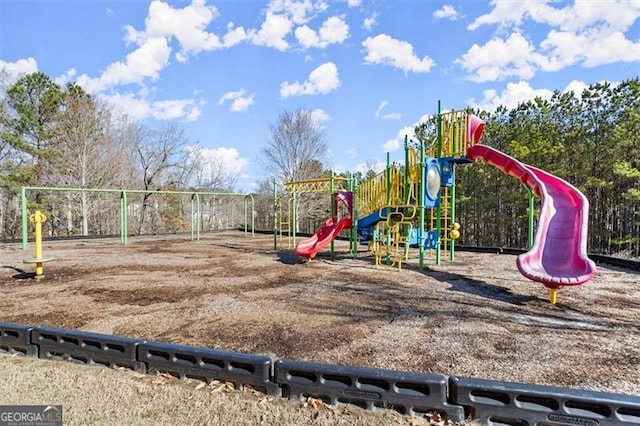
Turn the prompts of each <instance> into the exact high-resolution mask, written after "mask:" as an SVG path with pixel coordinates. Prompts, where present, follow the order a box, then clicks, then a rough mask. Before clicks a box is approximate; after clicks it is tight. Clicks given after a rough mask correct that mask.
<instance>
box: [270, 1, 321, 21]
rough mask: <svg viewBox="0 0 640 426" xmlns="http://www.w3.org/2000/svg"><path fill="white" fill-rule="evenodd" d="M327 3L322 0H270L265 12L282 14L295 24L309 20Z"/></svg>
mask: <svg viewBox="0 0 640 426" xmlns="http://www.w3.org/2000/svg"><path fill="white" fill-rule="evenodd" d="M328 8H329V5H328V4H327V3H326V2H324V1H322V0H321V1H312V0H271V2H270V3H269V8H268V11H267V14H269V13H274V14H280V13H281V14H282V15H284V16H286V17H287V18H289V19H290V20H291V22H293V23H294V24H296V25H302V24H305V23H307V22H309V21H310V20H311V19H312V18H313V17H314V16H315V15H316V14H317V13H319V12H324V11H325V10H327V9H328Z"/></svg>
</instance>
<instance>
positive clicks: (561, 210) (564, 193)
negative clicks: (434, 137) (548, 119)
mask: <svg viewBox="0 0 640 426" xmlns="http://www.w3.org/2000/svg"><path fill="white" fill-rule="evenodd" d="M467 158H468V159H469V160H481V161H483V162H485V163H487V164H490V165H492V166H494V167H496V168H497V169H499V170H501V171H502V172H503V173H505V174H508V175H509V176H513V177H515V178H516V179H518V180H519V181H520V182H522V183H524V184H525V185H527V186H528V187H530V188H531V189H532V190H533V192H534V193H535V194H536V195H537V196H538V197H540V198H541V202H542V205H541V207H540V216H539V218H538V226H537V228H536V233H535V239H534V244H533V247H531V249H530V250H529V251H528V252H526V253H524V254H521V255H520V256H518V260H517V262H516V263H517V266H518V269H519V270H520V272H521V273H522V275H524V276H525V277H527V278H529V279H531V280H533V281H536V282H539V283H542V284H543V285H545V286H546V287H548V288H550V289H559V288H562V287H564V286H567V285H580V284H584V283H585V282H587V281H589V280H590V279H591V278H592V277H593V275H594V274H595V272H596V267H595V263H594V262H593V261H592V260H591V259H589V257H588V256H587V226H588V214H589V201H588V200H587V198H586V197H585V196H584V194H583V193H582V192H580V191H579V190H578V189H577V188H575V187H574V186H573V185H571V184H569V183H568V182H566V181H564V180H563V179H560V178H558V177H556V176H554V175H552V174H549V173H547V172H545V171H543V170H540V169H538V168H535V167H532V166H528V165H526V164H524V163H521V162H520V161H518V160H516V159H515V158H513V157H510V156H508V155H507V154H505V153H503V152H501V151H499V150H497V149H495V148H491V147H489V146H487V145H481V144H478V145H474V146H472V147H469V149H468V150H467Z"/></svg>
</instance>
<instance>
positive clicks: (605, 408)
mask: <svg viewBox="0 0 640 426" xmlns="http://www.w3.org/2000/svg"><path fill="white" fill-rule="evenodd" d="M0 353H6V354H11V355H13V354H19V355H23V356H29V357H38V358H42V359H64V360H68V361H71V362H75V363H81V364H87V365H103V366H108V367H110V368H117V367H127V368H131V369H133V370H135V371H138V372H143V373H145V372H146V373H150V374H155V373H168V374H172V375H174V376H176V377H178V378H181V379H184V378H187V377H189V378H195V379H199V380H204V381H206V382H210V381H212V380H221V381H228V382H232V383H234V385H235V386H236V387H237V388H239V389H241V388H242V387H244V386H245V385H250V386H251V387H253V388H255V389H258V390H261V391H262V392H264V393H266V394H268V395H274V396H283V397H287V398H289V399H294V400H303V399H306V398H308V397H314V398H319V399H322V400H323V401H325V402H326V403H328V404H333V405H342V404H353V405H357V406H360V407H363V408H366V409H369V410H379V409H384V410H387V409H392V410H396V411H398V412H400V413H402V414H405V415H409V416H422V415H424V414H426V413H430V412H437V413H439V414H440V415H442V416H443V417H444V418H446V419H450V420H452V421H455V422H460V423H464V421H465V420H470V419H472V420H479V421H481V422H482V423H484V424H488V425H525V426H527V425H532V426H533V425H539V426H553V425H582V426H598V425H616V426H617V425H620V426H630V425H638V424H640V396H633V395H622V394H614V393H604V392H594V391H584V390H576V389H568V388H559V387H552V386H539V385H528V384H523V383H511V382H499V381H493V380H482V379H473V378H463V377H446V376H442V375H435V374H425V373H416V372H405V371H396V370H382V369H373V368H363V367H352V366H343V365H331V364H318V363H311V362H300V361H290V360H271V359H270V358H269V357H266V356H262V355H251V354H243V353H238V352H228V351H221V350H216V349H208V348H200V347H194V346H185V345H176V344H170V343H163V342H153V341H144V340H137V339H131V338H127V337H120V336H112V335H107V334H98V333H90V332H85V331H78V330H68V329H63V328H56V327H46V326H39V327H31V326H27V325H20V324H12V323H4V322H0Z"/></svg>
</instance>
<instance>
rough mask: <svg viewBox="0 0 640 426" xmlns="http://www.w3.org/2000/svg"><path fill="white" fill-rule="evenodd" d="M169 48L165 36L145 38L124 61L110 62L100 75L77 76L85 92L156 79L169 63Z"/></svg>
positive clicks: (94, 91)
mask: <svg viewBox="0 0 640 426" xmlns="http://www.w3.org/2000/svg"><path fill="white" fill-rule="evenodd" d="M170 53H171V48H170V47H169V45H168V44H167V40H166V39H165V38H153V39H147V40H146V41H145V42H144V43H143V44H142V45H141V46H140V47H139V48H138V49H136V50H134V51H133V52H131V53H129V54H128V55H127V56H126V58H125V60H124V62H121V61H117V62H114V63H112V64H110V65H109V66H108V67H107V69H106V70H105V71H104V72H103V73H102V75H100V77H97V78H92V77H89V76H87V75H85V74H83V75H81V76H79V77H78V84H80V85H81V86H82V87H83V88H84V89H85V90H86V91H87V92H89V93H96V92H101V91H103V90H106V89H108V88H111V87H114V86H119V85H123V84H129V83H142V82H143V81H144V79H146V78H151V79H152V80H156V79H158V77H159V76H160V71H161V70H162V69H163V68H164V67H166V66H167V64H168V63H169V55H170Z"/></svg>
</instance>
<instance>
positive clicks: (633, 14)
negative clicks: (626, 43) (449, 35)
mask: <svg viewBox="0 0 640 426" xmlns="http://www.w3.org/2000/svg"><path fill="white" fill-rule="evenodd" d="M553 3H555V2H554V1H553V0H522V1H517V2H516V1H498V0H492V1H491V3H490V4H491V5H492V6H493V9H492V10H491V12H489V13H487V14H485V15H482V16H480V17H478V18H476V20H475V21H474V22H473V23H471V24H470V25H469V26H468V29H470V30H475V29H477V28H479V27H480V26H482V25H491V24H499V25H500V26H502V27H511V26H520V25H521V24H522V23H523V21H524V20H525V19H531V20H532V21H534V22H536V23H539V24H547V25H550V26H554V27H559V28H560V29H561V30H562V31H569V32H578V31H581V30H584V29H585V28H587V27H590V26H594V25H595V24H599V25H604V26H607V27H610V28H612V29H613V30H618V31H627V30H628V29H629V28H631V26H632V25H633V24H634V22H635V21H636V19H637V18H638V16H640V3H638V2H637V0H608V1H585V0H582V1H581V0H576V1H574V3H573V4H570V5H567V6H565V7H562V8H555V7H553V6H551V5H552V4H553Z"/></svg>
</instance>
